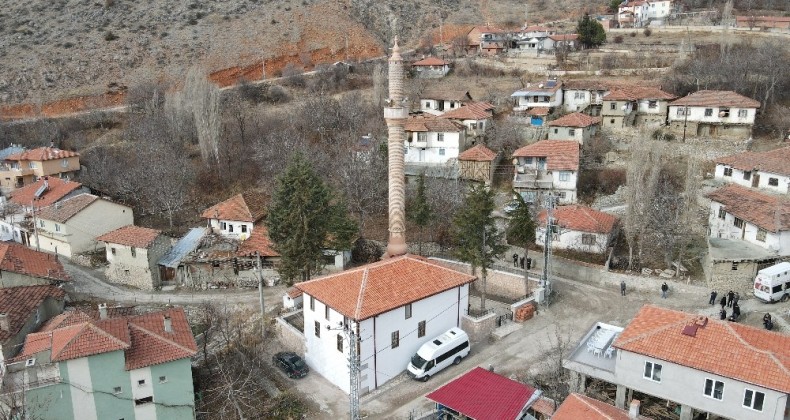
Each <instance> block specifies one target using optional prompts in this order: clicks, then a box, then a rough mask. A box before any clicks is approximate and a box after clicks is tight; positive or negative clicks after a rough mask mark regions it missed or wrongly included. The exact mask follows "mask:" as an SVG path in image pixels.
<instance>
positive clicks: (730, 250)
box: [703, 184, 790, 291]
mask: <svg viewBox="0 0 790 420" xmlns="http://www.w3.org/2000/svg"><path fill="white" fill-rule="evenodd" d="M707 198H709V199H710V200H711V203H710V213H709V216H708V225H709V229H710V235H709V236H710V237H709V238H708V256H707V257H706V258H707V260H706V264H703V267H705V269H706V272H705V274H706V277H707V278H708V280H709V282H713V283H714V284H716V283H718V284H721V285H722V287H729V288H733V289H734V290H735V289H740V290H744V291H745V290H751V288H752V282H753V280H754V277H755V275H756V274H757V271H759V270H761V269H763V268H765V267H768V266H770V265H773V264H775V263H776V262H779V261H780V260H782V259H784V258H787V257H789V256H790V199H788V198H787V196H783V195H772V194H768V193H763V192H759V191H756V190H753V189H750V188H746V187H742V186H740V185H736V184H729V185H727V186H725V187H722V188H719V189H717V190H715V191H713V192H711V193H709V194H707Z"/></svg>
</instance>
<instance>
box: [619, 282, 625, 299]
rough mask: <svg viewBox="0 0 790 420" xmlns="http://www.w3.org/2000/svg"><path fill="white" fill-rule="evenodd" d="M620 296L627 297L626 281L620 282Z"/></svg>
mask: <svg viewBox="0 0 790 420" xmlns="http://www.w3.org/2000/svg"><path fill="white" fill-rule="evenodd" d="M620 295H621V296H625V280H620Z"/></svg>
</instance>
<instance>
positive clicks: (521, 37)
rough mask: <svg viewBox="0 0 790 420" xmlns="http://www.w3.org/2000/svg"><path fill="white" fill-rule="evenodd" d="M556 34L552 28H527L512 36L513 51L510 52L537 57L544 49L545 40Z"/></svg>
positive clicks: (538, 26)
mask: <svg viewBox="0 0 790 420" xmlns="http://www.w3.org/2000/svg"><path fill="white" fill-rule="evenodd" d="M556 33H557V32H556V31H555V30H554V28H549V27H546V26H541V25H533V26H527V27H525V28H523V29H521V30H520V31H519V32H516V33H515V34H514V42H515V49H514V50H511V51H516V52H519V53H531V54H534V55H539V54H540V53H541V52H542V51H543V50H544V49H545V48H544V45H543V43H544V42H545V41H546V39H547V38H548V37H549V36H551V35H554V34H556Z"/></svg>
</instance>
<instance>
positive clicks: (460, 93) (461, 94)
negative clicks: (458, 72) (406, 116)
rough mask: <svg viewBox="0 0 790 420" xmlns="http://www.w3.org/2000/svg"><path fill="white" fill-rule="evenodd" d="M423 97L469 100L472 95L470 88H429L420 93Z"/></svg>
mask: <svg viewBox="0 0 790 420" xmlns="http://www.w3.org/2000/svg"><path fill="white" fill-rule="evenodd" d="M420 98H421V99H435V100H441V101H459V102H469V101H471V100H472V95H470V94H469V91H468V90H461V89H439V88H428V89H425V91H424V92H423V93H422V94H421V95H420Z"/></svg>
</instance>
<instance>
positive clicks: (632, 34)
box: [628, 32, 636, 38]
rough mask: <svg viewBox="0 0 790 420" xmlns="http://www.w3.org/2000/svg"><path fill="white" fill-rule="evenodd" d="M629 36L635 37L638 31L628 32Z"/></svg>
mask: <svg viewBox="0 0 790 420" xmlns="http://www.w3.org/2000/svg"><path fill="white" fill-rule="evenodd" d="M628 36H630V37H631V38H633V37H635V36H636V32H630V33H629V34H628Z"/></svg>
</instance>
